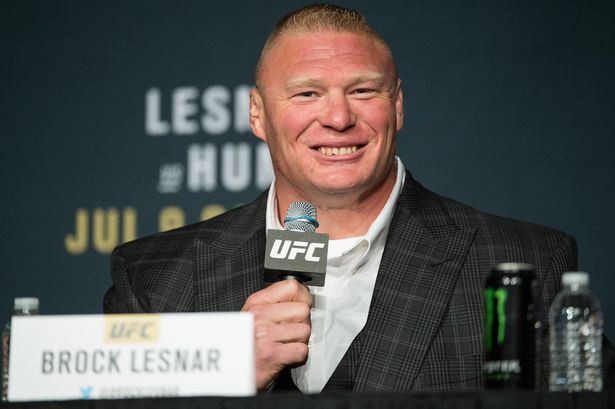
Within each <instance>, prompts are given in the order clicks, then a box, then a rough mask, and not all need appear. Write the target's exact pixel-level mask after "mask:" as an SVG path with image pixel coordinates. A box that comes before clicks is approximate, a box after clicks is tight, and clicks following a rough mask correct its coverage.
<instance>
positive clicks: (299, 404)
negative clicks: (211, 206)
mask: <svg viewBox="0 0 615 409" xmlns="http://www.w3.org/2000/svg"><path fill="white" fill-rule="evenodd" d="M0 408H52V409H54V408H58V409H59V408H69V409H80V408H83V409H86V408H87V409H122V408H130V409H140V408H143V409H145V408H148V409H197V408H208V409H209V408H225V409H235V408H237V409H240V408H241V409H245V408H255V409H256V408H258V409H267V408H271V409H294V408H305V409H313V408H327V409H343V408H348V409H385V408H395V409H398V408H412V409H428V408H429V409H438V408H446V409H457V408H459V409H472V408H476V409H486V408H494V409H516V408H519V409H534V408H536V409H549V408H554V409H575V408H579V409H590V408H591V409H602V408H604V409H613V408H615V392H601V393H575V394H567V393H534V392H530V391H528V392H524V391H505V390H502V391H483V392H463V393H462V392H458V393H457V392H442V393H416V394H406V393H370V394H351V393H335V394H321V395H302V394H299V393H280V394H270V395H258V396H254V397H249V398H225V397H194V398H165V399H149V398H148V399H122V400H99V401H58V402H12V403H9V402H4V403H0Z"/></svg>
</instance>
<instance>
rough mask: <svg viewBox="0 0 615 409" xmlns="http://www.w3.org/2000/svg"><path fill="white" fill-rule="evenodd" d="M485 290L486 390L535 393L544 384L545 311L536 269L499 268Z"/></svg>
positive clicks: (507, 265)
mask: <svg viewBox="0 0 615 409" xmlns="http://www.w3.org/2000/svg"><path fill="white" fill-rule="evenodd" d="M485 287H486V288H485V364H484V366H483V373H484V379H485V386H486V387H487V388H499V389H515V388H528V389H535V388H536V387H537V385H538V383H539V381H540V359H539V354H540V339H541V336H540V331H541V322H540V318H541V317H540V315H541V314H540V311H541V308H540V287H539V285H538V280H537V279H536V274H535V272H534V266H532V265H531V264H522V263H501V264H498V265H496V266H495V267H494V268H493V269H492V270H491V274H489V277H487V283H486V286H485Z"/></svg>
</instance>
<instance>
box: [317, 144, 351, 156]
mask: <svg viewBox="0 0 615 409" xmlns="http://www.w3.org/2000/svg"><path fill="white" fill-rule="evenodd" d="M358 148H359V147H357V145H352V146H342V147H331V146H320V147H319V148H318V152H320V153H322V154H323V155H325V156H337V155H350V154H351V153H355V152H356V151H357V149H358Z"/></svg>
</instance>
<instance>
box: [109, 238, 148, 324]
mask: <svg viewBox="0 0 615 409" xmlns="http://www.w3.org/2000/svg"><path fill="white" fill-rule="evenodd" d="M111 280H112V286H111V288H109V290H108V291H107V293H106V294H105V296H104V299H103V311H104V313H105V314H125V313H143V312H149V311H148V309H147V308H146V307H145V306H144V305H143V304H142V303H141V302H140V301H139V299H138V298H137V296H136V295H135V292H134V290H133V286H132V283H131V280H130V276H129V274H128V269H127V264H126V261H125V259H124V255H123V254H122V248H121V247H116V248H115V250H113V253H112V254H111Z"/></svg>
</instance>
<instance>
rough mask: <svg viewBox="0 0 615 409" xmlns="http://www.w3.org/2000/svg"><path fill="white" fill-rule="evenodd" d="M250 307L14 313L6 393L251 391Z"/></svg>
mask: <svg viewBox="0 0 615 409" xmlns="http://www.w3.org/2000/svg"><path fill="white" fill-rule="evenodd" d="M253 325H254V324H253V318H252V314H249V313H230V312H229V313H188V314H126V315H56V316H53V315H49V316H34V317H13V320H12V324H11V349H10V361H9V362H10V367H9V390H8V399H9V400H10V401H40V400H70V399H123V398H144V397H174V396H205V395H217V396H250V395H254V394H255V393H256V385H255V368H254V339H253V336H254V335H253Z"/></svg>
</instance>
